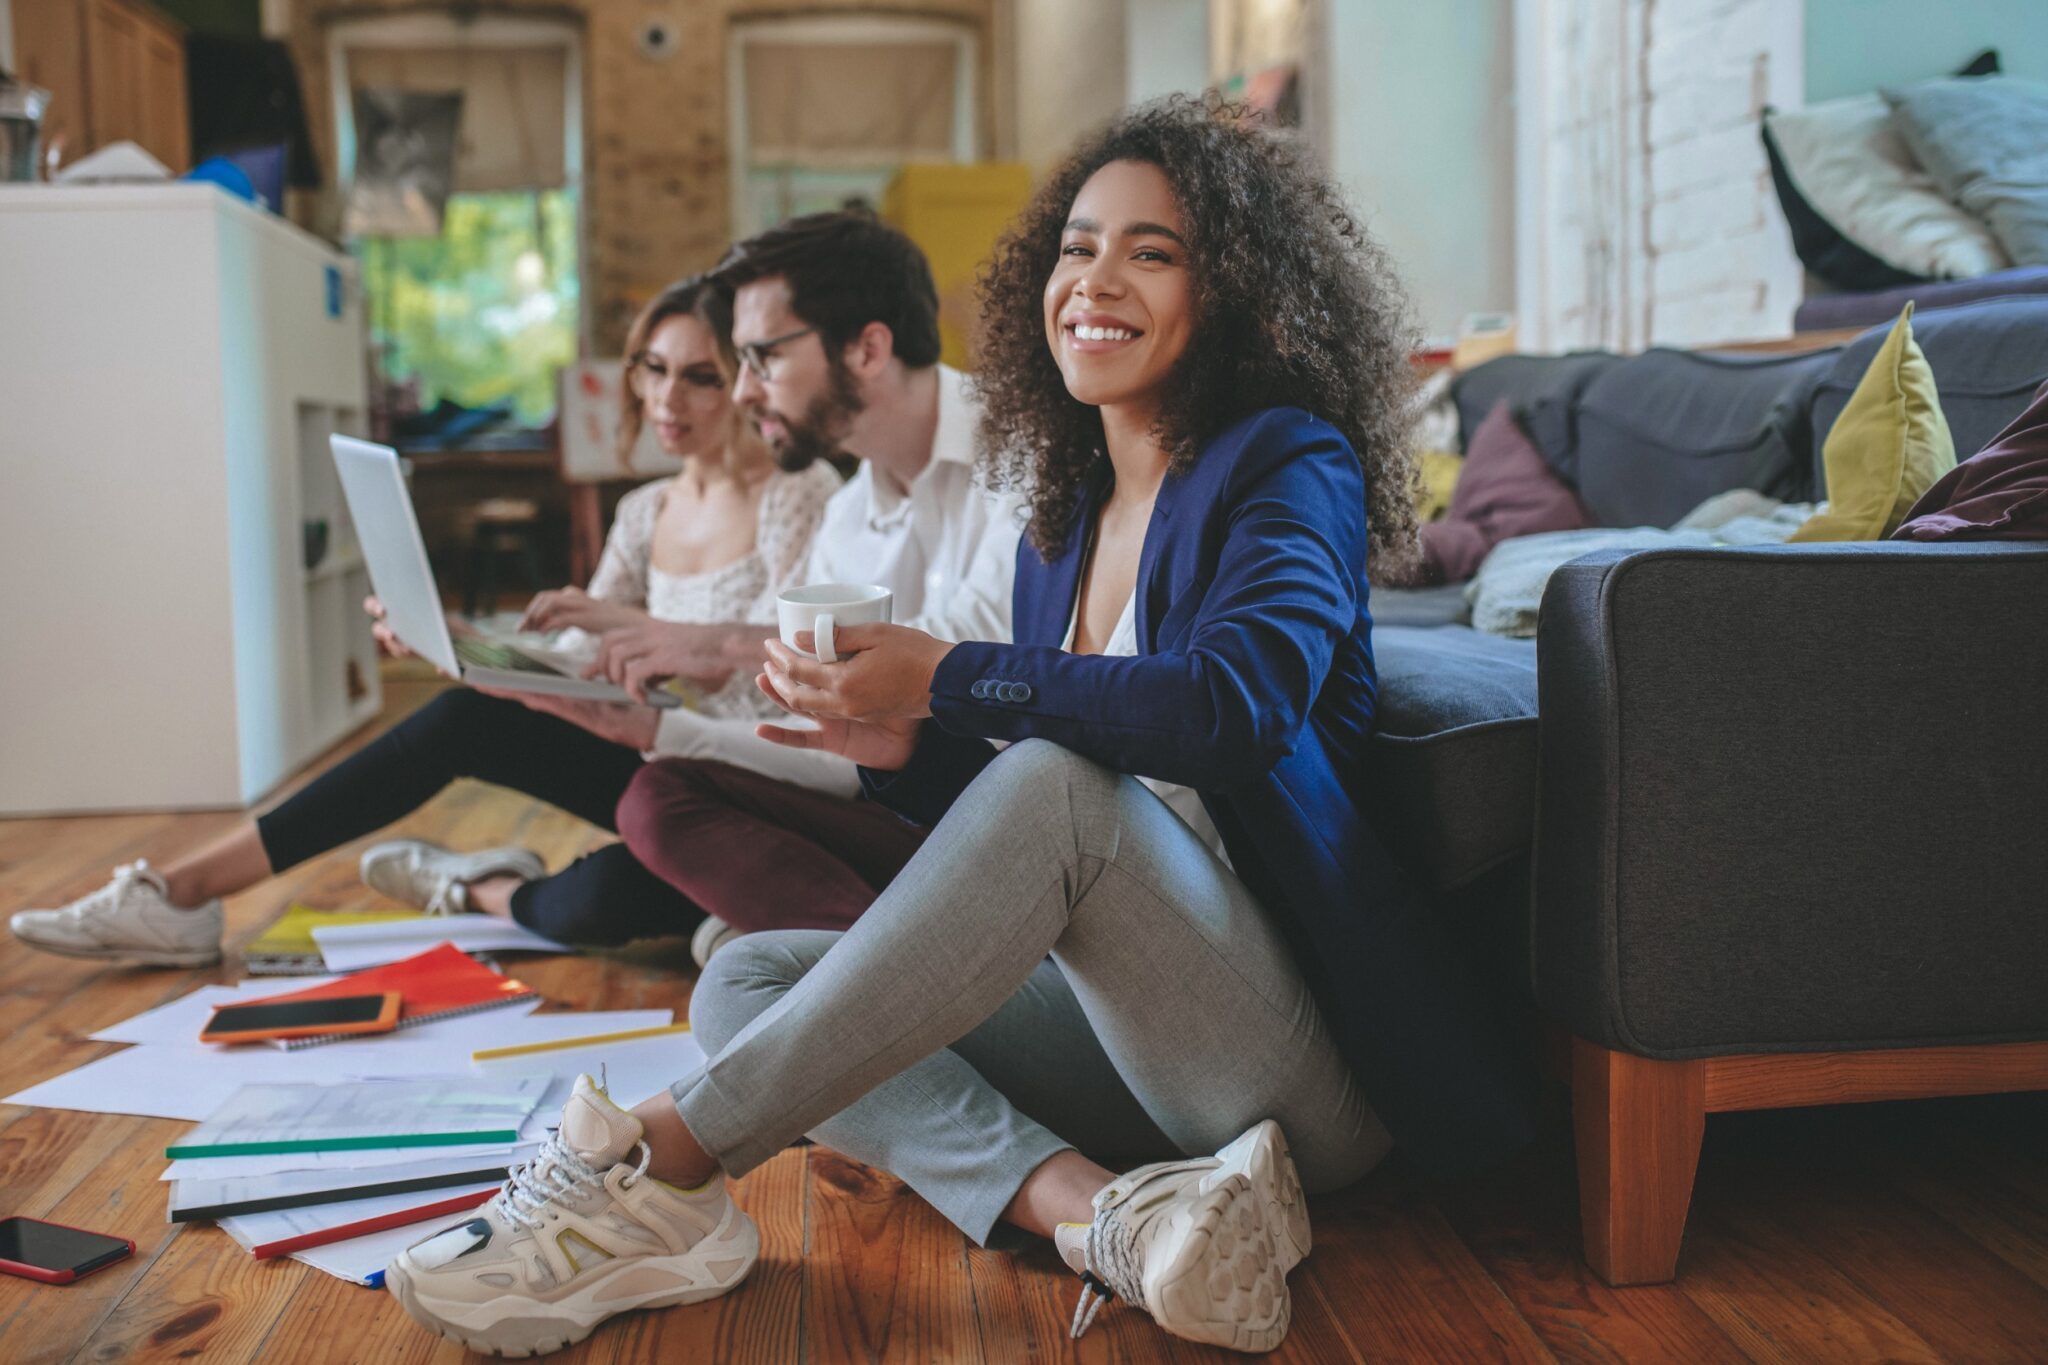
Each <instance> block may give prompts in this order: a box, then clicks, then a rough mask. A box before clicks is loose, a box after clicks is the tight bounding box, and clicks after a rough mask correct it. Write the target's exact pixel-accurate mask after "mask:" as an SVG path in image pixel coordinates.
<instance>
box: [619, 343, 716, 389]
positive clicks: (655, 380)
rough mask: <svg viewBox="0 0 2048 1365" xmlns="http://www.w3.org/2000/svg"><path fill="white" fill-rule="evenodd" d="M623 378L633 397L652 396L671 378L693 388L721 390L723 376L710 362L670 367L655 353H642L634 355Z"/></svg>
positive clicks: (664, 386) (666, 385)
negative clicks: (676, 368)
mask: <svg viewBox="0 0 2048 1365" xmlns="http://www.w3.org/2000/svg"><path fill="white" fill-rule="evenodd" d="M626 379H627V381H628V382H629V383H631V384H632V386H633V396H634V397H635V398H652V397H654V396H655V395H656V394H658V393H660V392H661V391H662V390H663V389H664V388H666V387H668V385H669V382H670V381H671V380H680V381H682V382H683V383H685V384H687V385H689V386H690V387H691V388H693V389H722V388H724V387H725V376H724V375H722V374H720V373H719V372H718V367H717V366H716V365H712V364H701V365H691V366H689V367H687V368H685V369H681V370H672V369H670V368H669V367H668V366H667V365H666V364H664V363H662V361H660V360H659V359H657V358H656V357H654V356H651V355H647V354H645V353H642V354H640V355H636V356H634V357H633V359H632V361H631V362H630V363H629V364H628V365H627V366H626Z"/></svg>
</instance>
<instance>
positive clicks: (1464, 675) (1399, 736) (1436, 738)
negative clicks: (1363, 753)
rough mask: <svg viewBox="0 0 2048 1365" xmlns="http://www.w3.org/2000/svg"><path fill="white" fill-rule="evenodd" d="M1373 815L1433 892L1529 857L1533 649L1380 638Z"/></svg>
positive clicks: (1462, 639) (1389, 630) (1455, 633)
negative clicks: (1518, 858) (1523, 856)
mask: <svg viewBox="0 0 2048 1365" xmlns="http://www.w3.org/2000/svg"><path fill="white" fill-rule="evenodd" d="M1372 638H1373V656H1374V658H1375V660H1376V661H1377V662H1378V665H1379V683H1380V692H1379V722H1378V728H1377V729H1376V730H1375V732H1374V734H1373V737H1372V749H1371V764H1370V768H1369V771H1370V773H1371V776H1372V780H1373V790H1372V791H1371V792H1370V793H1369V794H1368V798H1367V799H1368V804H1369V806H1370V808H1371V809H1372V811H1373V814H1374V820H1375V823H1376V824H1377V825H1378V827H1379V828H1380V830H1381V831H1382V832H1383V833H1384V834H1385V835H1386V836H1387V839H1388V843H1389V844H1390V846H1392V847H1394V848H1397V849H1402V850H1406V851H1407V852H1408V855H1409V861H1410V863H1411V864H1412V865H1413V866H1415V867H1416V868H1417V869H1418V870H1419V871H1420V872H1421V874H1422V875H1423V877H1424V879H1425V880H1426V881H1427V882H1428V883H1429V884H1430V885H1431V886H1433V887H1434V888H1435V889H1436V890H1439V891H1445V890H1451V889H1453V888H1456V887H1460V886H1464V885H1466V884H1467V883H1470V882H1472V881H1474V880H1475V879H1477V878H1478V877H1480V876H1481V875H1483V874H1484V873H1486V872H1487V871H1488V870H1490V869H1492V868H1494V867H1497V866H1499V865H1501V864H1502V863H1505V862H1508V861H1510V860H1511V859H1514V858H1517V857H1519V856H1521V855H1522V854H1524V853H1526V852H1527V851H1528V849H1529V846H1530V842H1531V840H1532V838H1533V837H1534V830H1535V822H1536V644H1535V642H1534V641H1533V640H1503V639H1498V638H1496V637H1494V636H1490V635H1481V634H1479V633H1478V632H1477V631H1474V630H1472V629H1470V628H1468V627H1465V626H1443V627H1440V628H1437V629H1433V630H1426V629H1417V628H1412V627H1403V626H1386V627H1375V628H1374V630H1373V633H1372Z"/></svg>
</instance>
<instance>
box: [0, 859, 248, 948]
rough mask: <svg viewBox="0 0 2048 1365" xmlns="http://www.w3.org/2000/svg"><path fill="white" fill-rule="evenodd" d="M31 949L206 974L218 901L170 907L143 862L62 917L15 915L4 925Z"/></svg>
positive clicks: (216, 931)
mask: <svg viewBox="0 0 2048 1365" xmlns="http://www.w3.org/2000/svg"><path fill="white" fill-rule="evenodd" d="M7 927H8V928H9V929H12V930H13V931H14V936H15V937H16V938H18V939H20V940H21V941H22V942H23V943H26V944H27V945H28V946H29V947H31V948H40V949H42V950H43V951H44V952H46V953H61V954H63V955H64V956H65V957H89V958H96V959H98V960H100V961H103V962H125V963H132V964H134V965H137V966H145V967H209V966H212V965H213V964H214V963H216V962H218V961H220V935H221V911H220V902H219V901H218V900H210V901H208V902H207V903H206V904H204V905H201V906H198V907H196V908H194V909H190V910H185V909H180V908H179V907H178V906H175V905H172V904H171V901H170V897H169V894H168V892H167V889H166V887H165V885H164V879H163V878H162V877H161V876H160V875H158V873H157V871H156V869H154V868H152V867H151V866H150V865H149V863H148V862H147V861H144V860H140V859H138V860H137V861H135V862H132V863H129V864H127V865H125V866H123V867H117V868H115V869H114V879H113V880H112V881H110V882H108V883H107V884H106V885H105V886H103V887H101V888H100V889H99V890H97V891H95V892H93V893H92V894H91V895H89V896H81V897H79V898H78V899H77V900H75V901H73V902H71V904H69V905H67V906H65V907H64V908H63V909H61V910H22V911H19V912H17V913H16V914H15V915H14V916H13V918H11V919H9V920H8V921H7Z"/></svg>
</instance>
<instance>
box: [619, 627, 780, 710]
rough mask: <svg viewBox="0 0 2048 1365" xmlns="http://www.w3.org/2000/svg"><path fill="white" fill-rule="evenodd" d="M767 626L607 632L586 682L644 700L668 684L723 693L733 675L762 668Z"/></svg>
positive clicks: (632, 628) (627, 628)
mask: <svg viewBox="0 0 2048 1365" xmlns="http://www.w3.org/2000/svg"><path fill="white" fill-rule="evenodd" d="M768 633H769V632H768V627H766V626H705V625H694V624H686V623H684V622H681V621H655V620H647V621H641V622H638V623H636V624H634V625H630V626H625V627H622V628H619V629H615V630H607V631H606V632H605V633H604V636H603V638H602V639H601V640H599V642H598V648H597V658H596V660H594V661H593V662H592V663H591V665H590V667H588V668H586V669H584V670H583V676H584V677H586V678H605V679H607V680H609V681H611V682H613V683H616V684H617V685H618V686H620V687H623V688H625V689H626V691H627V692H629V693H630V694H632V696H633V697H634V698H635V699H644V698H645V697H646V695H647V689H648V687H649V686H651V685H652V684H654V683H656V682H659V681H660V680H662V679H663V678H681V679H683V680H684V681H685V682H690V683H694V684H696V685H697V686H699V687H703V688H707V689H712V690H715V689H717V688H720V687H723V686H725V684H726V681H727V680H728V679H730V678H731V677H732V675H733V673H734V671H735V670H736V669H737V668H739V667H741V666H742V665H745V666H749V667H752V666H755V665H757V663H758V661H759V659H760V657H761V654H760V641H761V639H762V638H763V637H764V636H766V635H767V634H768Z"/></svg>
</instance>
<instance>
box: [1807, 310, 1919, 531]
mask: <svg viewBox="0 0 2048 1365" xmlns="http://www.w3.org/2000/svg"><path fill="white" fill-rule="evenodd" d="M1821 463H1822V465H1823V466H1824V467H1825V468H1826V470H1827V479H1828V489H1827V492H1828V505H1827V508H1826V510H1824V511H1822V512H1820V513H1819V514H1818V515H1816V516H1814V517H1812V518H1810V519H1809V520H1808V521H1807V523H1806V524H1805V525H1804V526H1802V527H1800V528H1799V529H1798V530H1797V531H1794V532H1793V533H1792V539H1793V540H1883V539H1884V538H1885V537H1886V536H1888V535H1890V534H1891V533H1892V532H1893V531H1895V530H1897V529H1898V527H1899V523H1900V522H1902V521H1904V520H1905V519H1906V513H1907V512H1908V511H1909V510H1910V509H1911V508H1912V506H1913V504H1914V503H1916V502H1918V501H1919V500H1920V495H1921V494H1922V493H1925V492H1926V491H1927V489H1928V487H1929V486H1930V485H1931V484H1933V482H1934V481H1935V480H1936V479H1938V478H1940V477H1941V476H1942V475H1944V474H1946V473H1948V471H1949V470H1951V469H1954V468H1955V465H1956V443H1955V441H1954V440H1953V439H1952V438H1951V437H1950V436H1949V434H1948V422H1947V420H1946V419H1944V418H1943V417H1942V415H1941V398H1940V395H1939V394H1937V393H1936V392H1935V387H1934V371H1933V370H1931V369H1929V368H1928V365H1927V357H1926V356H1925V355H1922V354H1921V352H1920V347H1919V344H1918V343H1917V342H1915V341H1914V340H1913V305H1912V304H1910V303H1909V304H1907V305H1906V311H1905V312H1903V313H1900V314H1899V320H1898V321H1897V322H1896V323H1894V324H1892V334H1891V335H1890V336H1888V337H1886V338H1885V341H1884V345H1882V346H1880V347H1879V348H1878V351H1877V358H1876V359H1875V360H1872V361H1871V362H1870V368H1869V369H1867V370H1865V371H1864V372H1863V378H1862V380H1861V381H1860V382H1859V383H1858V384H1857V385H1856V392H1855V393H1853V394H1851V395H1850V396H1849V405H1848V406H1847V407H1845V408H1843V409H1842V415H1841V416H1840V417H1838V418H1836V419H1835V429H1834V430H1833V431H1830V432H1829V433H1828V439H1827V444H1826V445H1824V446H1822V447H1821Z"/></svg>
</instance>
